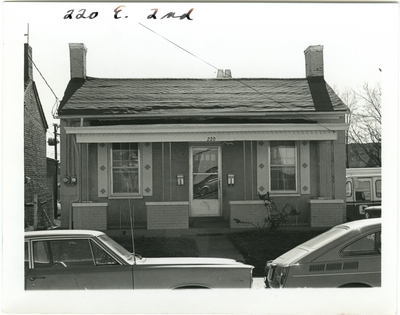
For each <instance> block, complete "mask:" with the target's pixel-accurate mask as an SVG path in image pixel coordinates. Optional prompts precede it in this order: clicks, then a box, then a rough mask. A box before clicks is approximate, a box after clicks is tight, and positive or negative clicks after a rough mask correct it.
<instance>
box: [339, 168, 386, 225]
mask: <svg viewBox="0 0 400 315" xmlns="http://www.w3.org/2000/svg"><path fill="white" fill-rule="evenodd" d="M381 187H382V178H381V168H380V167H373V168H348V169H347V170H346V210H347V221H353V220H359V219H365V218H366V216H365V208H367V207H371V206H380V205H381V202H382V188H381Z"/></svg>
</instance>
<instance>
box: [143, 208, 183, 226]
mask: <svg viewBox="0 0 400 315" xmlns="http://www.w3.org/2000/svg"><path fill="white" fill-rule="evenodd" d="M146 207H147V229H148V230H156V229H188V228H189V203H188V202H146Z"/></svg>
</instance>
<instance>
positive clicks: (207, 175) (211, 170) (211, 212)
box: [190, 145, 221, 217]
mask: <svg viewBox="0 0 400 315" xmlns="http://www.w3.org/2000/svg"><path fill="white" fill-rule="evenodd" d="M220 172H221V147H220V146H216V145H213V146H209V145H204V146H192V147H191V150H190V175H191V176H190V216H192V217H215V216H221V209H220V208H221V207H220V204H221V200H220V199H221V198H220V196H221V189H220V186H221V185H220V180H221V178H220V177H221V174H220Z"/></svg>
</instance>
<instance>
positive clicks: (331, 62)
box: [0, 2, 400, 313]
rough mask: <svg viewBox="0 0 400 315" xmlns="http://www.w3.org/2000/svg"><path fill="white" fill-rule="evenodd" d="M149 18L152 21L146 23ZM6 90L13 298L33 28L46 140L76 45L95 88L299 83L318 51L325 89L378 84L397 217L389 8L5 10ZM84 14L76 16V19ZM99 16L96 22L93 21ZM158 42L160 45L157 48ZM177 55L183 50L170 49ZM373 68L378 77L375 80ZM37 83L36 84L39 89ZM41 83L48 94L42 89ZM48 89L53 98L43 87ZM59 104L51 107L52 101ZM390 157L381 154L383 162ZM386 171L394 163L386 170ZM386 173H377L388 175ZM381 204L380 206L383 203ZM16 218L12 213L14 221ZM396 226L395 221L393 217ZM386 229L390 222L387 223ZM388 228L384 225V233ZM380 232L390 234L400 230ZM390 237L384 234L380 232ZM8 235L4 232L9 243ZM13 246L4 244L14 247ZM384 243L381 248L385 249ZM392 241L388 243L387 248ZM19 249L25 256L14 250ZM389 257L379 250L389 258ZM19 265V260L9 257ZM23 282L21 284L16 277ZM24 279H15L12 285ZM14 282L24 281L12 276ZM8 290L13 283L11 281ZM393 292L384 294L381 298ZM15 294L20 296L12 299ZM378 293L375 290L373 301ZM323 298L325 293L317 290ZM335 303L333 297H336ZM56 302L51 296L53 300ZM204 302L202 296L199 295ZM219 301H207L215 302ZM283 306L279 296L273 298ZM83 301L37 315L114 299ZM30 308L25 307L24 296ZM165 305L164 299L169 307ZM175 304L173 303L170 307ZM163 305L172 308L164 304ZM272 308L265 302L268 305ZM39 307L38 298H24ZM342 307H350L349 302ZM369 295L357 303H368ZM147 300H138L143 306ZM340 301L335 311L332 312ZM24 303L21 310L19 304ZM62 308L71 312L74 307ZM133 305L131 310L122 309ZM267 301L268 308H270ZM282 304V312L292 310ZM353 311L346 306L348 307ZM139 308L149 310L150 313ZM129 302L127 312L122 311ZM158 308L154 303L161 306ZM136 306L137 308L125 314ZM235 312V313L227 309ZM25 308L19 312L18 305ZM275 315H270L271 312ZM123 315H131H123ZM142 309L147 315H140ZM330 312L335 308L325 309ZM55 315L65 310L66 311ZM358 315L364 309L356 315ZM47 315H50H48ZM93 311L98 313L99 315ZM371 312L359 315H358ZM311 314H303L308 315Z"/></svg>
mask: <svg viewBox="0 0 400 315" xmlns="http://www.w3.org/2000/svg"><path fill="white" fill-rule="evenodd" d="M120 5H124V7H122V8H120V9H122V11H121V12H120V13H119V16H121V18H120V19H114V10H115V9H116V8H117V7H118V6H120ZM154 8H157V9H158V11H157V14H156V17H157V19H148V18H147V17H148V16H149V15H151V14H152V13H153V12H154V10H152V9H154ZM192 8H193V11H191V13H190V18H191V19H192V20H188V19H182V20H181V19H179V18H176V19H172V18H169V19H168V18H164V19H161V17H162V16H164V15H166V14H167V13H169V12H176V16H178V15H182V14H184V13H187V12H188V11H189V10H190V9H192ZM2 9H3V51H2V55H3V56H2V57H3V63H2V74H3V82H2V85H3V91H2V94H3V95H2V111H1V118H2V129H1V132H2V153H3V154H2V155H1V156H0V159H1V162H2V169H1V170H0V173H1V176H2V191H1V192H0V194H1V193H2V199H3V200H2V205H3V206H5V209H7V211H3V212H2V215H3V222H7V224H6V225H5V224H4V225H3V229H4V230H6V232H8V233H9V234H7V235H12V236H13V237H8V238H6V241H4V242H3V243H2V244H1V246H2V250H3V252H5V253H8V254H10V253H11V255H8V256H7V257H8V259H6V260H3V266H5V267H4V269H5V270H6V269H7V267H8V269H7V271H8V273H10V275H8V273H7V274H6V276H7V279H6V280H8V281H7V285H8V287H7V288H9V290H8V291H9V292H10V295H11V296H16V297H18V300H20V295H17V294H16V293H15V292H18V293H19V294H22V293H21V292H20V290H21V287H22V286H18V283H19V282H18V281H14V280H15V279H17V277H18V276H15V275H14V273H16V272H17V271H15V270H16V269H17V268H16V267H15V266H17V267H18V266H19V265H18V263H19V262H20V265H21V266H19V267H20V268H21V269H22V268H23V266H22V262H23V258H22V255H23V253H22V249H21V248H20V247H18V246H15V245H14V243H13V242H14V241H15V242H20V243H18V244H22V237H23V235H22V233H20V234H21V235H19V234H18V233H15V231H19V230H22V229H21V226H22V225H21V222H23V211H22V210H21V207H22V203H18V202H17V205H16V201H18V200H23V199H22V198H21V196H23V193H24V192H23V188H24V182H23V181H24V176H23V171H24V169H23V161H24V160H23V158H24V155H23V154H24V147H23V114H24V112H23V106H22V105H21V104H23V89H22V82H23V45H24V43H26V42H27V40H28V37H27V36H25V35H24V34H26V33H27V30H28V24H29V44H30V46H31V47H32V50H33V61H34V63H35V65H36V67H37V68H38V69H39V71H40V73H39V71H38V70H36V69H35V70H34V73H33V76H34V81H35V83H36V85H37V88H38V92H39V96H40V99H41V102H42V106H43V109H44V113H45V115H46V120H47V123H48V125H49V129H48V132H47V134H48V136H49V137H52V132H53V123H58V122H59V121H58V119H57V118H56V117H53V113H54V106H55V104H56V97H57V98H58V99H59V100H61V99H62V98H63V95H64V91H65V88H66V86H67V84H68V81H69V79H70V70H69V48H68V44H69V43H84V44H85V46H86V47H87V49H88V52H87V75H88V76H91V77H98V78H215V77H216V74H217V69H230V70H231V71H232V75H233V77H234V78H305V58H304V50H305V49H307V47H308V46H310V45H323V46H324V73H325V80H326V81H327V82H328V84H329V85H330V86H331V87H333V88H334V89H336V90H338V91H339V92H341V91H345V90H346V89H355V90H357V89H359V88H361V86H362V85H363V84H364V83H365V82H367V83H368V84H370V85H371V86H374V85H375V84H381V85H382V91H383V106H382V108H383V121H384V122H383V139H389V141H383V150H384V151H383V152H384V165H386V166H389V168H386V169H387V170H388V171H389V172H390V175H389V176H386V177H384V178H385V180H384V181H383V190H384V191H385V196H387V197H389V196H392V198H389V199H390V202H389V204H390V205H392V208H393V209H397V202H398V201H397V199H396V198H393V196H397V195H398V190H397V187H398V179H397V176H393V174H398V157H397V156H398V141H396V140H397V137H398V110H397V105H398V86H399V85H398V70H399V68H398V53H399V51H398V45H399V43H398V13H399V6H398V4H397V3H392V4H387V3H386V4H383V3H374V4H366V3H353V4H350V3H341V4H339V3H318V4H316V3H195V2H191V3H176V2H175V3H167V2H163V3H154V2H145V3H133V2H122V3H116V2H112V3H96V2H89V3H82V2H59V3H52V2H49V3H47V2H41V3H30V2H24V3H15V2H13V3H9V2H6V3H3V7H2ZM81 9H86V11H85V16H89V15H90V14H92V13H93V12H98V14H97V17H95V18H93V19H89V18H87V19H76V15H77V14H78V13H79V12H78V11H80V10H81ZM69 10H74V14H73V16H74V18H73V19H64V16H65V15H66V14H67V12H68V11H69ZM81 13H82V12H81ZM94 15H96V14H94V13H93V15H92V16H94ZM161 36H162V37H161ZM178 46H179V47H178ZM379 69H380V70H379ZM42 76H43V77H44V79H43V78H42ZM45 80H46V82H47V84H46V83H45ZM49 86H50V88H51V89H50V88H49ZM52 91H53V92H54V94H55V95H56V96H54V94H53V92H52ZM388 96H389V97H388ZM53 149H54V148H53V147H51V148H50V147H48V152H47V156H48V157H54V152H53ZM385 152H388V154H385ZM387 161H389V162H392V163H387ZM384 169H385V167H384ZM387 197H384V198H387ZM16 210H18V211H16ZM392 214H393V215H394V217H396V212H395V211H394V213H392ZM391 218H392V216H391ZM389 221H390V222H389ZM389 221H386V222H385V223H386V224H387V225H386V227H387V228H388V229H392V230H393V233H392V234H391V233H388V234H385V235H396V233H395V232H396V225H397V220H389ZM387 231H389V230H387ZM6 232H4V233H6ZM11 238H12V241H11V242H10V239H11ZM386 240H387V238H386ZM395 241H396V240H395ZM17 248H19V249H21V250H20V251H18V250H17ZM386 248H387V247H386ZM16 257H17V258H16ZM399 258H400V257H398V253H397V252H396V251H392V252H390V253H389V252H386V254H385V259H384V261H383V267H382V269H383V270H391V269H390V268H391V267H393V261H396V259H399ZM21 274H22V273H21ZM20 278H21V279H20ZM20 278H18V279H20V280H21V281H22V277H20ZM10 279H11V280H12V281H9V280H10ZM384 280H387V281H388V282H390V281H396V278H395V277H391V275H390V274H388V273H386V274H384ZM385 289H386V290H384V291H382V292H381V291H380V293H383V294H382V296H379V299H378V300H379V301H380V302H381V303H383V302H384V303H386V304H385V305H386V306H388V307H390V306H392V305H391V302H393V301H392V300H388V299H389V298H390V297H391V294H393V292H392V291H390V292H389V291H388V290H387V288H385ZM389 289H390V287H389ZM18 290H19V291H18ZM320 291H321V290H319V291H318V292H314V291H312V294H311V295H312V296H313V297H315V299H314V302H313V304H318V302H319V303H320V308H319V309H320V310H324V311H325V310H326V303H328V302H331V304H330V305H333V304H337V306H338V307H339V306H342V305H346V309H345V310H341V311H338V313H350V312H351V308H349V305H351V301H352V300H357V297H354V295H351V296H347V295H346V292H343V291H342V292H341V294H342V295H341V296H340V298H339V299H336V300H333V302H332V301H328V300H327V298H326V296H324V295H322V292H320ZM369 292H372V293H374V292H375V291H369ZM259 293H260V294H262V296H260V299H259V300H260V301H261V303H260V305H259V306H260V308H256V306H257V307H258V303H257V304H255V303H254V301H258V295H257V296H254V295H252V296H251V297H250V300H249V301H251V303H250V302H248V303H247V304H246V305H245V306H247V307H249V306H252V307H253V306H254V308H252V309H251V310H252V313H264V312H266V311H268V310H271V307H273V306H276V307H278V306H279V305H280V304H279V302H280V303H282V304H291V302H292V301H293V300H291V299H287V298H285V299H283V297H282V296H281V295H279V294H275V295H274V297H273V298H274V299H277V300H276V301H277V303H270V304H269V305H268V307H269V308H268V309H267V308H266V307H265V303H266V299H265V297H264V295H265V292H262V291H260V292H259ZM306 293H307V296H305V295H304V292H297V291H296V295H299V296H301V297H302V298H303V301H301V303H299V304H297V306H299V307H303V309H304V307H306V306H307V305H305V304H306V303H305V302H304V301H306V300H308V298H309V297H308V296H309V295H310V294H309V292H306ZM325 293H326V291H325ZM336 293H337V292H336ZM54 294H55V295H54ZM199 295H200V294H199ZM214 295H215V293H214V292H213V296H212V298H214ZM278 295H279V296H278ZM99 296H101V295H97V293H96V295H90V293H88V295H86V294H85V295H84V294H82V295H79V296H74V295H73V294H72V293H67V292H66V293H63V295H62V298H60V296H57V295H56V293H55V292H52V293H49V294H48V293H46V297H48V299H47V300H46V303H43V307H46V306H47V305H50V304H51V303H50V302H52V303H53V304H54V303H55V304H57V303H63V305H64V307H66V304H70V305H69V306H70V307H71V311H70V313H73V312H74V310H76V309H74V306H75V305H76V301H78V302H79V301H81V302H82V303H83V304H84V305H88V307H89V308H90V307H94V306H96V305H97V304H98V303H97V302H94V303H92V304H90V303H88V301H89V300H86V299H87V298H93V300H94V301H99V300H100V301H101V300H102V299H101V298H103V299H104V301H106V300H107V299H108V300H110V297H109V296H107V295H103V296H101V297H99ZM24 297H25V298H26V296H24ZM122 297H125V295H122V294H121V295H120V294H119V295H118V296H113V301H114V303H115V305H117V304H118V303H120V304H125V305H127V306H129V307H130V308H129V310H132V309H134V307H135V306H136V305H137V303H138V302H140V300H135V301H133V302H132V301H131V300H129V299H132V297H131V296H129V297H128V299H125V300H124V299H123V298H122ZM170 297H171V296H170ZM172 297H173V296H172ZM172 297H171V298H172ZM270 297H271V295H270ZM31 298H35V296H31ZM346 298H348V299H349V300H350V302H349V301H348V300H346ZM367 298H368V295H365V293H364V294H363V295H362V296H359V298H358V301H361V302H362V301H365V299H367ZM235 299H237V300H238V301H241V299H242V297H241V296H238V295H237V294H232V296H231V297H226V298H225V297H224V298H222V299H221V300H220V302H222V304H221V303H218V305H217V304H216V300H212V302H211V303H210V302H209V301H210V300H209V299H208V300H207V299H201V300H198V301H196V302H197V304H195V305H199V303H201V302H202V301H206V302H204V304H207V305H210V307H214V306H215V307H217V306H220V305H221V307H222V308H220V309H217V310H220V312H221V313H223V312H225V308H226V307H227V306H229V304H230V303H231V304H232V301H233V302H235ZM147 300H148V296H147V299H144V301H147ZM338 300H340V301H341V303H336V302H335V301H338ZM24 301H25V300H24ZM70 301H74V303H71V302H70ZM127 301H129V302H127ZM274 301H275V300H274ZM288 301H289V303H288ZM346 301H347V302H349V303H350V304H347V303H346ZM152 302H153V299H152V300H151V301H150V304H146V305H145V306H144V307H150V306H157V303H152ZM130 303H131V304H130ZM160 303H161V302H160ZM163 303H164V304H162V305H170V304H173V303H181V300H179V301H178V302H177V301H176V296H175V298H173V299H171V300H170V301H169V300H163ZM132 305H133V306H132ZM235 305H237V303H236V304H235ZM21 306H23V305H21ZM276 307H275V308H274V309H275V310H276V309H277V308H276ZM129 310H128V312H129ZM141 310H145V308H142V309H141ZM297 310H298V309H296V311H297ZM332 310H333V308H332ZM62 311H63V312H64V311H66V308H63V309H62ZM235 311H237V312H238V313H240V310H235ZM357 311H358V312H361V311H362V310H360V309H358V310H357ZM49 312H50V313H54V312H52V311H49ZM99 312H100V311H99ZM367 312H369V310H364V313H367ZM307 313H308V312H307Z"/></svg>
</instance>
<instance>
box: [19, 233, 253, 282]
mask: <svg viewBox="0 0 400 315" xmlns="http://www.w3.org/2000/svg"><path fill="white" fill-rule="evenodd" d="M252 270H253V266H250V265H245V264H243V263H240V262H237V261H235V260H233V259H226V258H198V257H195V258H186V257H185V258H145V257H141V256H140V255H138V254H136V253H130V252H129V251H127V250H126V249H125V248H124V247H122V246H121V245H120V244H118V243H117V242H115V241H114V240H113V239H111V238H110V237H108V236H107V235H106V234H104V233H103V232H98V231H86V230H51V231H49V230H47V231H33V232H25V289H26V290H65V289H181V288H251V285H252Z"/></svg>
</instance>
